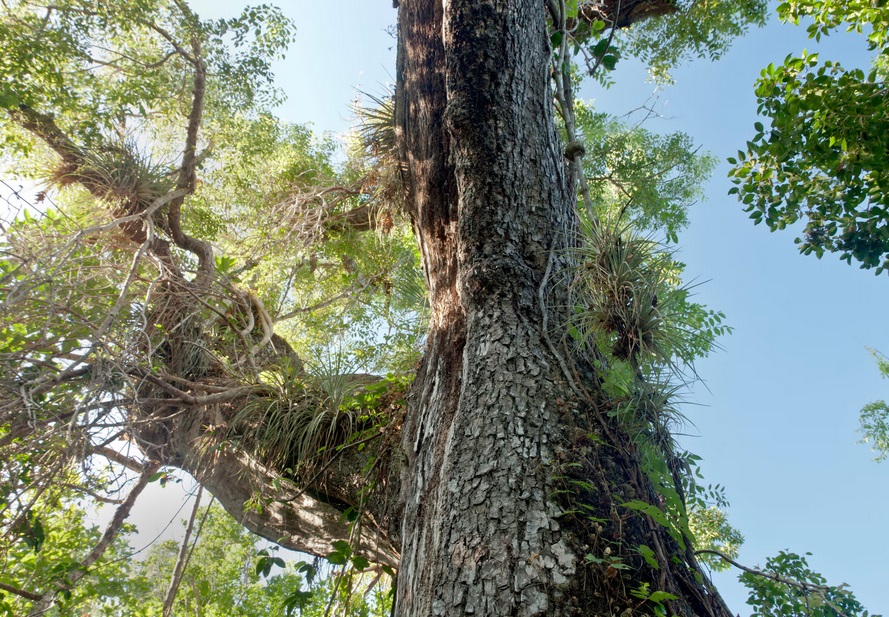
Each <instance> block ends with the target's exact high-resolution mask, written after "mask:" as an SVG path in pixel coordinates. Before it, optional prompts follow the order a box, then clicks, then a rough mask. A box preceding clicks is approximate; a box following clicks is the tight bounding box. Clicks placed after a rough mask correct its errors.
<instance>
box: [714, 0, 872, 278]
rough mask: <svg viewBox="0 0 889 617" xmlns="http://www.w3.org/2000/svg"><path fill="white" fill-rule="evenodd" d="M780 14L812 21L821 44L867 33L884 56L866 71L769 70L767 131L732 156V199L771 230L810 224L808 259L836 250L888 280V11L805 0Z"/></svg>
mask: <svg viewBox="0 0 889 617" xmlns="http://www.w3.org/2000/svg"><path fill="white" fill-rule="evenodd" d="M778 12H779V14H780V16H781V17H782V19H784V20H785V21H790V22H792V23H797V24H798V23H800V21H801V20H804V21H808V22H809V25H808V26H807V31H808V33H809V37H810V38H812V39H815V40H816V41H817V40H820V38H821V37H822V36H827V35H829V34H831V33H833V32H835V31H836V30H837V29H839V28H841V27H845V28H846V30H848V31H853V32H857V33H859V34H865V35H866V40H867V45H868V49H870V50H871V51H873V52H875V53H876V54H877V59H876V60H875V61H874V64H873V66H872V67H871V68H870V69H869V70H867V71H866V70H863V69H861V68H846V67H844V66H842V65H841V64H839V63H837V62H832V61H825V62H821V60H820V59H819V57H818V54H810V53H807V52H805V51H803V52H802V54H800V55H799V56H792V55H791V56H788V57H787V58H785V60H784V62H783V63H781V64H779V65H775V64H770V65H769V66H768V67H766V68H765V69H763V71H762V73H761V76H760V78H759V80H758V82H757V84H756V95H757V98H758V101H759V107H758V111H759V113H760V114H761V115H763V116H765V119H766V120H767V122H768V125H765V124H763V123H762V122H757V123H756V124H755V126H754V128H755V131H756V133H755V134H754V136H753V138H752V140H751V141H749V142H747V150H746V151H745V152H738V157H737V158H730V159H729V162H730V163H731V164H733V165H734V166H735V167H734V168H733V169H732V170H731V171H730V173H729V175H730V177H731V178H732V180H733V182H734V183H735V185H736V186H735V187H734V188H732V189H731V192H732V193H735V194H737V195H738V198H739V199H740V200H741V202H742V203H743V204H744V206H745V210H746V211H748V212H750V218H752V219H753V220H754V222H755V223H757V224H758V223H762V222H765V223H766V225H768V227H769V229H770V230H772V231H774V230H776V229H784V228H785V227H787V226H792V225H794V224H795V223H797V222H802V223H803V227H802V230H801V231H800V232H799V233H800V235H799V236H798V237H797V238H796V240H795V241H796V243H797V244H799V248H800V252H802V253H803V254H806V255H808V254H813V253H814V254H815V255H816V256H818V257H819V258H820V257H821V256H822V255H823V254H824V253H825V252H827V251H829V252H837V253H839V254H840V258H841V259H843V260H845V261H847V262H848V263H850V264H851V263H852V261H853V260H855V261H857V262H859V263H860V265H861V267H862V268H874V269H875V273H876V274H879V273H881V272H882V271H883V270H885V269H886V268H887V267H889V210H887V208H889V107H887V106H886V104H885V100H886V95H887V91H886V81H885V80H886V75H887V73H886V68H887V65H886V61H885V58H886V54H887V53H889V29H887V24H889V8H887V7H886V5H885V3H882V2H878V3H873V2H863V1H858V0H848V1H847V0H802V1H795V2H785V3H783V4H781V5H780V6H779V7H778Z"/></svg>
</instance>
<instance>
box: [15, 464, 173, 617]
mask: <svg viewBox="0 0 889 617" xmlns="http://www.w3.org/2000/svg"><path fill="white" fill-rule="evenodd" d="M160 466H161V465H160V463H156V462H151V463H147V464H146V465H145V466H143V468H142V475H141V476H139V480H138V481H137V482H136V484H135V486H133V488H132V489H131V490H130V493H129V494H128V495H127V497H126V499H124V501H123V503H122V504H120V506H119V507H118V508H117V510H115V512H114V516H113V517H112V518H111V521H110V522H109V523H108V526H107V527H106V528H105V533H103V534H102V537H101V538H100V539H99V541H98V542H97V543H96V545H95V546H94V547H93V550H91V551H90V552H89V554H88V555H87V556H86V557H84V558H83V559H82V560H81V561H80V563H79V564H78V566H77V568H76V569H75V570H73V571H72V572H71V573H70V574H68V575H67V576H66V577H65V578H63V579H61V580H58V581H56V582H55V584H54V589H52V590H50V591H47V592H46V593H45V594H43V596H41V597H40V599H39V600H37V601H35V603H34V605H33V606H32V607H31V612H30V613H29V615H30V617H38V616H40V615H43V613H45V612H46V611H47V610H49V608H50V607H51V606H52V604H53V602H55V599H56V596H58V594H59V593H60V592H61V591H62V590H64V589H69V590H70V589H72V588H73V587H74V586H76V585H77V583H78V581H80V579H82V578H83V577H84V576H86V575H87V573H88V572H89V569H90V567H91V566H92V565H93V564H94V563H96V561H98V560H99V558H101V557H102V555H104V554H105V551H106V550H107V549H108V547H109V546H111V543H112V542H113V541H114V540H115V538H117V536H118V535H119V534H120V529H121V527H122V526H123V523H124V521H125V520H126V519H127V517H128V516H129V515H130V510H132V509H133V505H134V504H135V503H136V498H137V497H139V495H140V494H141V493H142V491H143V490H145V487H146V486H148V481H149V479H150V478H151V476H152V475H153V474H154V473H155V472H156V471H157V470H158V469H160Z"/></svg>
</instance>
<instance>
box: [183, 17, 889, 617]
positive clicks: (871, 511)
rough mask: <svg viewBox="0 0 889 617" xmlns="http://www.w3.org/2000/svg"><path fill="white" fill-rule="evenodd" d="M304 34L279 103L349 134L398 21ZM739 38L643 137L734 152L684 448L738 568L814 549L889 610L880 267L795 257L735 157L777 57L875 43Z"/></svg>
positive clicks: (699, 208) (715, 236) (306, 24)
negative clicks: (712, 344)
mask: <svg viewBox="0 0 889 617" xmlns="http://www.w3.org/2000/svg"><path fill="white" fill-rule="evenodd" d="M191 4H192V5H193V6H194V8H195V9H196V10H197V11H198V13H199V14H200V15H201V16H202V17H221V16H231V15H233V14H235V13H237V12H239V10H240V8H241V7H242V6H243V5H244V3H242V2H236V1H233V0H198V1H192V2H191ZM278 4H279V5H280V6H282V7H283V8H285V10H286V11H287V13H288V14H289V15H290V16H291V17H293V18H294V19H295V20H296V24H297V29H298V34H297V40H296V43H295V45H294V46H293V47H292V48H291V50H290V51H289V53H288V55H287V59H286V60H285V61H284V62H281V63H279V64H278V65H277V66H276V75H277V83H278V84H279V85H280V86H281V87H282V88H283V89H284V90H285V91H286V93H287V94H288V96H289V99H288V101H287V103H286V104H284V105H283V106H282V107H281V109H280V114H281V115H282V117H284V118H286V119H287V120H290V121H293V122H300V123H305V122H311V123H312V124H313V125H314V127H315V129H316V130H317V131H319V132H321V131H333V132H342V131H344V130H346V129H347V128H348V126H349V124H350V122H351V118H350V111H349V103H350V101H351V100H352V99H353V98H354V96H355V93H356V90H363V91H367V92H370V93H380V92H382V91H383V90H384V87H385V85H386V84H388V83H391V82H392V81H393V80H394V66H395V40H394V39H393V38H392V36H391V35H390V34H389V32H388V31H387V28H388V27H390V26H392V25H393V24H394V22H395V11H394V10H393V9H392V8H391V2H390V1H389V0H361V1H358V2H349V3H326V2H307V1H305V0H300V1H294V0H290V1H279V2H278ZM772 21H773V23H771V24H770V25H769V26H768V27H767V28H765V29H762V30H757V31H754V32H751V33H750V34H749V35H748V36H747V37H745V38H743V39H741V40H739V41H737V42H736V43H735V45H734V46H733V48H732V49H731V51H730V52H729V53H728V54H727V55H726V56H725V57H724V58H723V59H721V60H720V61H718V62H710V61H707V60H697V61H694V62H691V63H689V64H687V65H685V66H683V67H681V68H680V69H678V70H676V71H675V72H674V76H675V79H676V84H675V85H674V86H672V87H669V88H667V89H665V90H664V91H662V92H661V93H660V96H659V99H658V110H659V111H660V112H661V115H662V118H660V119H655V120H653V121H650V122H649V123H648V124H647V127H648V128H649V129H650V130H655V131H661V132H672V131H684V132H687V133H688V134H690V135H691V136H692V137H693V138H694V139H695V141H696V142H697V143H698V144H700V146H701V147H702V148H703V149H704V150H707V151H710V152H711V153H713V154H715V155H716V156H717V157H718V158H719V159H720V160H721V161H723V163H722V164H721V165H720V166H719V167H718V168H717V170H716V171H715V173H714V175H713V178H712V180H711V181H710V182H709V183H708V185H707V188H706V195H707V197H706V200H705V201H704V202H702V203H701V204H698V205H696V206H695V207H694V208H693V209H692V211H691V225H690V227H689V229H688V230H687V231H686V232H685V233H684V234H683V235H681V237H680V246H681V254H680V255H681V258H682V259H683V260H684V261H685V262H687V264H688V270H687V272H688V273H689V276H690V278H694V279H696V280H697V281H701V282H703V281H706V282H705V283H704V284H702V285H700V286H699V287H697V294H698V295H697V299H698V301H701V302H704V303H705V304H707V305H709V306H710V307H712V308H715V309H718V310H722V311H724V312H725V313H726V315H727V319H728V324H729V325H731V326H732V327H733V328H734V329H735V332H734V334H733V335H731V336H729V337H726V338H725V339H723V340H722V341H721V343H722V346H723V347H724V350H723V351H720V352H718V353H716V354H714V355H713V356H712V357H711V358H708V359H706V360H703V361H700V362H699V363H698V365H697V370H698V373H699V374H700V375H701V377H702V378H703V379H704V380H705V382H706V387H703V386H702V385H700V384H699V385H697V386H696V387H695V388H694V390H693V392H692V393H691V394H690V395H689V396H688V398H689V400H690V401H691V402H692V403H693V404H690V405H688V406H687V407H686V409H685V412H686V414H687V415H688V416H689V417H690V418H691V419H692V420H693V422H694V424H695V426H694V427H689V431H688V432H689V433H692V434H694V435H697V436H696V437H692V438H688V439H687V440H686V443H687V445H688V447H689V449H691V450H692V451H694V452H696V453H698V454H700V455H701V456H703V457H704V462H703V465H704V467H703V469H704V473H705V474H706V476H707V478H708V480H709V481H711V482H713V483H717V482H718V483H720V484H723V485H725V486H726V487H727V492H728V496H729V498H730V501H731V504H732V506H731V508H730V511H729V515H730V520H731V522H732V523H733V524H734V525H735V526H736V527H738V528H739V529H740V530H741V531H742V532H743V534H744V535H745V537H746V543H745V545H744V546H743V547H742V549H741V555H740V561H741V562H743V563H745V564H747V565H757V564H761V563H763V562H764V561H765V558H766V557H767V556H771V555H775V554H776V553H777V552H778V551H779V550H782V549H790V550H793V551H796V552H806V551H810V552H812V553H813V554H814V555H813V556H812V557H811V558H810V564H811V565H812V566H813V568H814V569H816V570H819V571H821V572H822V573H823V574H824V575H825V576H826V577H827V578H828V580H829V581H830V582H832V583H839V582H847V583H849V584H850V585H851V587H852V589H853V590H854V591H855V592H856V594H857V596H858V598H859V600H861V601H862V602H863V603H864V604H865V606H867V607H868V608H869V609H870V610H871V611H872V612H874V613H880V612H889V602H887V601H886V599H885V593H884V591H885V589H884V588H885V586H886V584H887V583H889V566H887V565H885V560H884V559H885V558H884V556H885V555H886V553H887V552H889V539H887V538H889V534H887V533H886V529H885V528H886V522H887V519H889V516H887V512H889V490H887V489H889V464H884V465H878V464H876V463H874V462H872V461H871V455H870V452H869V450H868V448H867V447H865V446H862V445H856V443H855V442H856V440H857V438H858V436H857V435H856V433H855V429H856V427H857V412H858V409H860V407H861V406H862V405H863V404H864V403H866V402H867V401H869V400H873V399H875V398H883V397H885V396H887V394H889V392H887V390H889V388H887V386H889V382H881V380H880V377H879V375H878V371H877V369H876V366H875V364H874V362H873V361H872V359H871V358H870V355H869V353H868V351H867V349H866V347H868V346H870V347H875V348H877V349H881V350H883V351H886V352H889V333H887V331H886V328H885V319H886V315H887V310H886V309H887V307H889V286H887V276H886V275H885V274H884V275H883V276H881V277H875V276H874V275H873V274H872V273H870V272H867V271H862V270H859V269H858V268H857V267H855V266H852V267H850V266H848V265H846V264H845V263H841V262H839V260H838V259H836V258H835V257H834V256H825V257H824V259H822V260H820V261H819V260H817V259H815V258H814V257H803V256H800V255H799V254H798V252H797V250H796V247H795V245H794V244H793V237H794V236H793V235H792V232H791V231H785V232H778V233H775V234H771V233H769V232H768V230H767V229H766V228H765V227H763V226H759V227H755V226H754V225H753V224H752V222H751V221H750V220H749V219H748V218H747V215H746V214H745V213H744V212H742V211H741V209H740V207H739V205H738V203H737V202H736V201H735V199H734V198H733V197H729V196H727V191H728V189H729V188H730V186H731V184H730V183H729V181H728V180H727V178H726V177H725V175H726V170H727V165H726V164H725V163H724V160H725V157H727V156H731V155H732V154H734V153H735V151H736V150H738V149H739V148H742V147H743V145H744V143H745V142H746V140H747V139H749V138H750V137H751V136H752V135H753V128H752V126H753V122H754V121H755V120H756V117H755V110H756V102H755V97H754V95H753V88H752V84H753V82H754V81H755V79H756V76H757V75H758V73H759V71H760V70H761V68H762V67H764V66H765V65H766V64H768V63H769V62H773V61H774V62H779V61H781V60H783V58H784V57H785V56H786V55H787V54H789V53H797V52H799V51H800V50H801V49H803V48H804V47H806V48H808V49H809V50H810V51H811V50H814V49H816V48H817V49H819V50H820V51H821V55H822V58H828V57H832V58H837V59H842V60H844V63H847V64H853V63H857V64H866V63H867V62H868V54H867V52H866V48H865V44H864V41H863V40H862V39H861V38H860V37H856V36H855V35H851V34H849V35H847V34H845V33H843V34H839V35H834V36H831V37H829V38H827V39H825V40H824V41H823V42H822V43H823V44H821V45H817V46H816V45H815V44H814V43H813V42H811V41H808V40H806V38H805V31H804V29H803V28H795V27H793V26H782V25H780V24H777V23H775V20H774V19H773V20H772ZM614 76H615V80H616V85H615V86H614V87H612V88H611V89H608V90H603V89H602V88H600V87H598V86H595V85H587V86H585V87H584V89H583V91H582V96H583V97H584V98H590V99H595V102H596V107H597V108H598V109H599V110H603V111H609V112H612V113H615V114H623V113H625V112H627V111H628V110H630V109H633V108H635V107H638V106H639V105H640V104H642V103H644V102H645V101H646V99H647V98H648V96H649V94H651V92H652V90H653V86H652V84H650V83H648V82H647V81H646V74H645V71H644V69H643V68H642V67H639V66H636V65H634V64H633V63H632V62H624V63H621V64H619V65H618V70H617V72H616V73H615V74H614ZM735 579H736V573H729V574H728V575H717V577H716V580H717V583H718V586H719V588H720V590H721V591H722V593H723V595H724V596H725V598H726V600H727V601H728V603H729V606H730V607H731V608H732V609H733V610H734V611H735V612H737V613H740V614H741V615H746V614H749V611H747V607H746V605H745V604H744V601H745V599H746V593H745V591H744V590H743V588H741V587H740V586H739V584H738V583H737V582H736V580H735Z"/></svg>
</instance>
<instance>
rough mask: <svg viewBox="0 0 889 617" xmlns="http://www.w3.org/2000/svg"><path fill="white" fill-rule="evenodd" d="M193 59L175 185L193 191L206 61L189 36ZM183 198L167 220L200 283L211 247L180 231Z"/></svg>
mask: <svg viewBox="0 0 889 617" xmlns="http://www.w3.org/2000/svg"><path fill="white" fill-rule="evenodd" d="M192 51H193V53H194V58H192V59H191V61H192V64H193V65H194V82H193V86H192V101H191V112H190V113H189V114H188V127H187V128H186V132H185V150H184V152H183V154H182V165H181V166H180V167H179V181H178V183H177V185H176V188H178V189H181V190H184V191H187V192H188V193H189V194H190V193H192V192H194V189H195V184H196V175H195V167H196V165H197V142H198V131H199V129H200V126H201V118H202V116H203V113H204V94H205V92H206V87H207V63H206V62H204V60H203V58H202V57H201V55H202V54H201V43H200V41H199V40H198V39H197V37H195V38H194V39H192ZM183 201H184V197H183V198H180V199H176V200H174V201H173V202H172V203H170V212H169V216H168V221H169V225H170V235H171V236H172V237H173V242H175V243H176V245H177V246H178V247H180V248H182V249H185V250H187V251H190V252H191V253H194V254H195V255H196V256H197V258H198V277H199V278H201V279H203V280H204V282H206V281H209V279H210V278H211V277H212V276H213V270H214V266H215V262H214V259H213V247H212V246H210V244H209V243H208V242H204V241H203V240H199V239H197V238H194V237H192V236H189V235H188V234H186V233H185V232H183V231H182V220H181V219H182V203H183Z"/></svg>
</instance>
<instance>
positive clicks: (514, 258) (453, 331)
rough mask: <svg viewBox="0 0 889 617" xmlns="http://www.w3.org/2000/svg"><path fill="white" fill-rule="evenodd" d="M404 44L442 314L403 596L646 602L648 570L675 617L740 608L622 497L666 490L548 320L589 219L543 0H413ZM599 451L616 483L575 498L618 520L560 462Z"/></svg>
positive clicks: (568, 605) (411, 451) (432, 345)
mask: <svg viewBox="0 0 889 617" xmlns="http://www.w3.org/2000/svg"><path fill="white" fill-rule="evenodd" d="M398 50H399V60H398V90H397V94H396V116H397V126H398V131H399V139H400V144H401V157H402V162H403V166H404V174H405V185H406V186H407V187H408V192H409V200H408V201H409V204H410V208H411V216H412V220H413V224H414V228H415V232H416V235H417V238H418V241H419V243H420V247H421V253H422V259H423V265H424V269H425V272H426V275H427V280H428V284H429V289H430V298H431V302H432V314H433V320H432V329H431V331H430V334H429V342H428V346H427V350H426V355H425V358H424V360H423V363H422V366H421V368H420V370H419V372H418V375H417V379H416V382H415V384H414V386H413V392H412V397H411V399H410V401H409V408H408V411H407V419H406V423H405V427H404V432H403V441H402V444H403V449H404V454H405V455H406V460H407V465H406V467H405V470H404V473H403V475H402V491H403V502H404V514H403V526H402V538H403V545H402V553H401V565H400V570H399V577H398V596H397V604H396V613H397V614H398V615H405V616H421V615H424V616H425V615H458V614H461V615H462V614H479V615H567V614H605V615H607V614H616V613H619V612H623V611H626V610H629V611H630V612H631V613H633V612H635V611H636V610H637V609H638V610H643V611H644V610H645V609H644V608H642V605H643V604H644V602H641V603H640V602H639V601H638V600H637V601H636V602H635V603H634V602H633V601H632V600H631V599H630V597H629V596H628V595H627V594H626V591H625V590H626V587H630V586H631V587H636V586H638V584H640V583H649V584H650V585H651V587H650V588H651V589H652V590H654V589H661V590H664V591H667V592H670V593H673V594H674V595H676V596H677V599H676V600H675V601H672V602H670V603H669V605H670V606H669V609H670V610H671V612H673V613H675V614H683V615H726V614H728V611H727V609H726V608H725V606H724V604H723V603H722V601H721V600H720V599H719V597H718V595H717V594H716V593H715V592H713V591H712V590H710V589H708V587H707V585H706V584H704V583H703V580H702V579H700V575H699V573H698V571H697V568H696V566H695V564H694V560H693V557H691V556H690V555H688V556H687V555H686V552H687V551H684V550H682V549H680V547H679V545H678V544H677V542H676V541H675V540H671V539H670V538H669V537H667V534H665V533H663V530H662V529H658V528H657V526H656V525H655V524H653V523H652V521H651V519H650V518H648V517H644V516H632V515H631V513H628V512H627V511H626V510H620V511H619V508H618V506H619V504H620V503H621V502H622V501H624V500H628V499H631V498H636V499H638V498H642V499H644V500H646V501H649V502H652V501H653V500H654V499H655V497H654V495H653V491H652V489H651V487H650V484H649V483H648V481H647V479H645V478H644V474H643V473H642V472H641V470H640V469H639V466H638V463H637V462H636V460H635V458H634V457H633V451H632V448H631V447H630V446H629V445H628V443H629V442H628V440H624V439H622V437H621V436H620V434H619V427H615V426H611V427H609V426H608V425H607V423H603V422H602V421H601V418H598V419H599V420H600V422H599V424H598V425H597V424H596V418H597V416H596V413H595V412H596V410H595V407H594V400H592V399H591V398H590V396H588V395H586V396H585V395H584V394H583V389H582V388H577V387H576V380H575V378H574V376H572V372H575V371H576V369H575V368H573V365H571V368H569V365H570V360H568V359H567V358H566V357H565V355H564V354H563V353H562V352H561V351H560V350H559V347H558V345H557V344H556V343H554V342H553V338H555V339H556V341H558V334H557V333H553V334H552V336H551V335H550V334H551V333H550V332H549V331H548V330H549V328H557V326H558V324H559V323H560V321H561V316H560V314H559V311H558V310H555V307H565V305H566V296H565V290H564V289H563V288H560V286H559V285H558V284H553V281H564V280H565V276H564V272H563V270H564V268H566V267H570V263H569V262H570V251H569V248H570V246H571V244H572V242H573V241H574V237H575V223H576V221H575V214H574V212H575V193H574V190H573V187H569V186H567V182H566V173H565V161H564V156H563V153H562V152H561V146H560V141H559V138H558V136H557V133H556V129H555V123H554V119H553V111H552V104H551V100H552V95H551V92H550V77H549V73H548V71H549V53H550V50H549V47H548V34H547V28H546V18H545V14H544V3H543V2H540V1H535V0H515V1H512V2H484V1H478V0H450V1H444V2H442V1H440V0H404V1H402V2H400V6H399V47H398ZM544 297H546V298H547V302H546V305H544V302H543V301H542V299H543V298H544ZM575 375H576V372H575ZM593 426H595V427H596V429H597V432H598V433H599V434H600V435H599V436H600V437H607V438H609V440H610V441H611V442H615V441H616V442H618V443H611V444H610V445H611V446H613V448H612V449H611V451H610V452H609V451H607V450H608V449H607V448H602V449H600V451H598V452H595V453H594V454H592V455H591V454H589V451H590V450H591V448H589V447H588V445H587V446H585V445H584V441H583V438H582V437H580V436H582V435H584V434H586V433H588V432H589V431H590V430H591V427H593ZM580 451H586V452H587V454H586V455H585V458H584V457H582V456H580V454H579V452H580ZM581 459H583V460H584V461H585V464H586V467H589V466H591V464H592V466H594V467H596V469H592V470H590V471H591V472H592V473H593V476H594V477H595V478H596V484H597V487H596V488H597V490H598V492H599V493H601V494H599V495H598V496H595V497H594V498H591V497H590V495H586V496H577V497H576V498H577V499H585V500H586V501H587V505H588V506H590V507H595V508H596V512H595V518H596V519H597V520H601V521H605V525H604V527H603V526H602V525H589V524H585V523H584V522H583V521H579V522H578V521H577V520H572V517H570V516H564V511H565V510H566V508H567V507H568V505H567V504H566V499H565V498H564V497H563V496H562V494H563V491H560V488H562V486H561V484H560V482H561V481H560V478H563V477H564V476H565V474H566V473H567V472H566V471H565V469H568V468H573V466H574V464H579V463H578V461H580V460H581ZM649 538H650V539H649ZM608 542H613V543H615V545H616V546H624V547H626V546H633V544H634V542H636V543H638V544H646V546H647V545H648V544H652V545H654V546H656V547H657V552H658V555H659V558H660V560H661V561H663V563H661V564H659V568H658V569H657V570H655V569H652V568H651V567H650V566H648V565H647V564H645V563H644V562H642V560H640V559H638V555H636V559H633V557H632V556H630V555H627V556H626V561H627V562H628V563H631V564H632V573H631V575H630V576H621V575H620V574H619V573H618V572H617V570H616V569H614V568H593V567H592V566H591V565H590V564H589V563H587V562H586V561H585V555H586V554H587V553H590V551H594V552H595V550H594V549H595V548H598V549H600V550H601V549H603V548H604V549H606V550H605V553H604V554H606V555H607V554H610V552H609V551H610V550H611V549H610V548H608V547H607V546H606V545H607V544H608ZM696 577H697V580H696ZM649 610H650V606H649Z"/></svg>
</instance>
